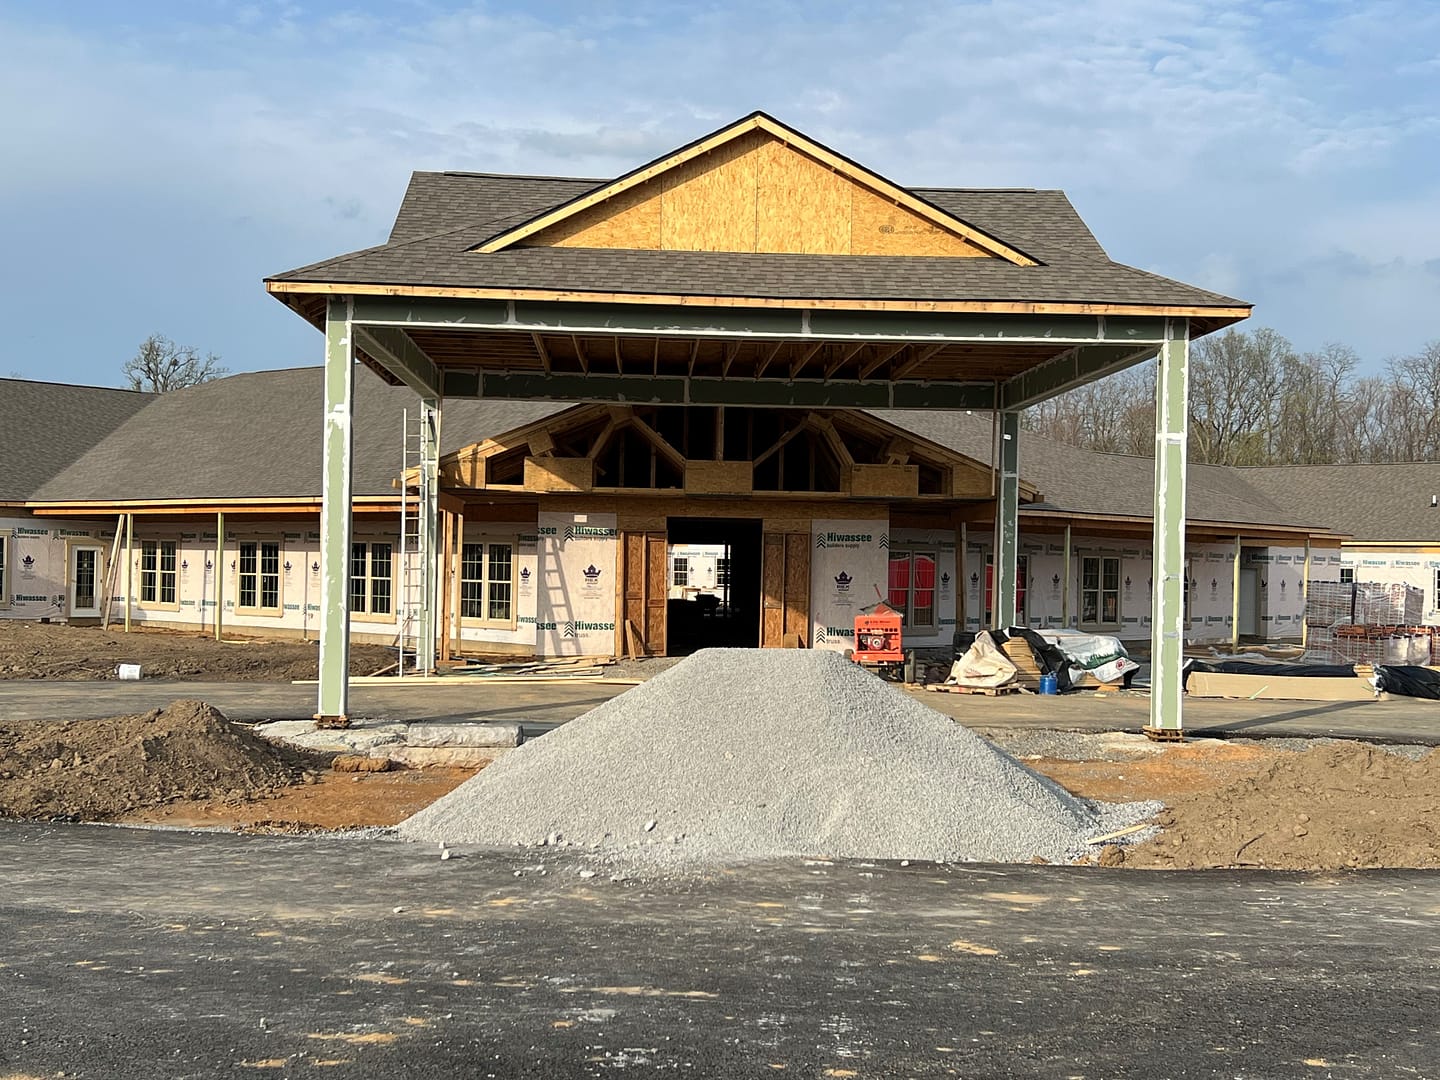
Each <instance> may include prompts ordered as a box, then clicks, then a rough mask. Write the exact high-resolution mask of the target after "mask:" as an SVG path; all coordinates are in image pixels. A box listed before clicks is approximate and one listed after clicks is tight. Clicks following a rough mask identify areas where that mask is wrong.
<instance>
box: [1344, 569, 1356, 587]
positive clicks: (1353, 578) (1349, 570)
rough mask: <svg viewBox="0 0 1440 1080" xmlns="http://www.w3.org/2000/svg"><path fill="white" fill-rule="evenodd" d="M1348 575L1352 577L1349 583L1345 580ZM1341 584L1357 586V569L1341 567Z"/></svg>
mask: <svg viewBox="0 0 1440 1080" xmlns="http://www.w3.org/2000/svg"><path fill="white" fill-rule="evenodd" d="M1346 574H1349V575H1350V580H1349V581H1346V580H1345V575H1346ZM1340 584H1341V585H1354V584H1355V568H1354V567H1353V566H1342V567H1340Z"/></svg>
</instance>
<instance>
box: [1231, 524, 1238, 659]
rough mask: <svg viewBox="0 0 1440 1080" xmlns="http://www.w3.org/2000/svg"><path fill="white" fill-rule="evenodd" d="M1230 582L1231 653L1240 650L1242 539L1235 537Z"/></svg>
mask: <svg viewBox="0 0 1440 1080" xmlns="http://www.w3.org/2000/svg"><path fill="white" fill-rule="evenodd" d="M1231 573H1232V574H1233V576H1234V577H1233V580H1232V581H1231V582H1230V651H1231V652H1234V651H1235V650H1236V649H1238V648H1240V537H1238V536H1237V537H1235V558H1234V565H1233V566H1232V567H1231Z"/></svg>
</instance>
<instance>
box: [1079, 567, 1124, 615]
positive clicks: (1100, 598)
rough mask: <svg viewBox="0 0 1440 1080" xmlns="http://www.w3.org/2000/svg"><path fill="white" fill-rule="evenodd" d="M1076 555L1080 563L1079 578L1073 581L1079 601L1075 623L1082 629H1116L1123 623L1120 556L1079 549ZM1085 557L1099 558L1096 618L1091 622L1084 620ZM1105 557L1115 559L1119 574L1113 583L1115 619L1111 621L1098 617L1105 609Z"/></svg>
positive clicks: (1122, 572)
mask: <svg viewBox="0 0 1440 1080" xmlns="http://www.w3.org/2000/svg"><path fill="white" fill-rule="evenodd" d="M1076 556H1077V561H1078V562H1079V564H1080V578H1079V580H1078V581H1076V583H1075V585H1076V592H1077V594H1078V595H1077V599H1078V601H1079V603H1078V605H1077V607H1078V611H1077V612H1076V615H1077V616H1078V618H1077V619H1076V625H1077V626H1078V627H1079V628H1080V629H1082V630H1098V631H1106V630H1118V629H1119V628H1120V627H1121V626H1123V625H1124V624H1125V589H1124V580H1125V578H1124V574H1125V564H1124V563H1123V562H1122V561H1121V556H1119V555H1111V554H1108V553H1106V552H1103V551H1080V552H1077V553H1076ZM1086 559H1099V560H1100V585H1099V587H1098V588H1097V589H1096V593H1097V597H1096V604H1095V612H1096V615H1097V618H1096V619H1095V620H1094V621H1093V622H1086V621H1085V560H1086ZM1106 559H1113V560H1114V561H1115V563H1116V564H1117V573H1118V574H1119V576H1118V577H1116V579H1115V585H1116V588H1115V590H1114V592H1115V620H1114V621H1113V622H1106V621H1105V620H1104V619H1101V618H1098V615H1099V613H1100V612H1101V611H1104V610H1105V593H1106V589H1105V560H1106Z"/></svg>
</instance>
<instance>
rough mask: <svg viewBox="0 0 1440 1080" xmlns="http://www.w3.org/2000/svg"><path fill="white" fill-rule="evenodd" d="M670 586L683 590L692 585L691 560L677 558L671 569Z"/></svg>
mask: <svg viewBox="0 0 1440 1080" xmlns="http://www.w3.org/2000/svg"><path fill="white" fill-rule="evenodd" d="M670 584H671V585H675V586H678V587H682V588H683V587H684V586H686V585H689V584H690V559H689V557H688V556H686V555H676V556H675V560H674V562H673V563H672V564H671V568H670Z"/></svg>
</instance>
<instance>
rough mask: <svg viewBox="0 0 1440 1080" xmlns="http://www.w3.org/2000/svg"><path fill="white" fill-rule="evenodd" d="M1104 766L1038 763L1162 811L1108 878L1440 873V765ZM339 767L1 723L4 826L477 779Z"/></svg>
mask: <svg viewBox="0 0 1440 1080" xmlns="http://www.w3.org/2000/svg"><path fill="white" fill-rule="evenodd" d="M1098 757H1099V755H1097V759H1092V760H1081V761H1072V760H1061V759H1057V758H1040V759H1029V760H1027V764H1029V765H1030V766H1031V767H1032V768H1035V769H1037V770H1038V771H1040V772H1042V773H1045V774H1046V775H1048V776H1050V777H1051V778H1052V779H1054V780H1056V781H1057V782H1059V783H1060V784H1062V785H1063V786H1064V787H1066V788H1067V789H1069V790H1070V791H1072V792H1074V793H1075V794H1077V795H1080V796H1083V797H1086V798H1094V799H1104V800H1113V801H1125V800H1135V799H1158V800H1160V801H1162V802H1164V803H1165V804H1166V809H1165V810H1164V811H1162V812H1161V814H1160V816H1159V818H1158V823H1159V824H1160V826H1161V832H1160V834H1159V836H1158V837H1156V838H1155V839H1153V840H1151V841H1148V842H1146V843H1142V844H1137V845H1134V846H1130V847H1106V848H1104V849H1102V851H1097V852H1096V855H1095V857H1094V861H1096V862H1099V863H1101V864H1102V865H1106V866H1124V867H1131V868H1139V869H1206V868H1214V867H1236V866H1239V867H1262V868H1267V869H1276V870H1281V869H1284V870H1334V869H1367V868H1379V867H1422V868H1433V867H1440V750H1434V751H1430V752H1428V753H1426V754H1424V755H1423V756H1420V757H1418V758H1415V757H1408V756H1403V755H1401V754H1397V753H1392V752H1389V751H1386V750H1384V749H1382V748H1379V747H1374V746H1370V745H1367V744H1364V743H1355V742H1345V741H1338V740H1320V741H1317V742H1315V743H1313V744H1311V745H1309V746H1308V747H1306V748H1305V749H1303V750H1300V751H1296V750H1292V749H1283V748H1280V747H1278V746H1277V747H1270V746H1267V745H1264V744H1256V743H1225V742H1218V741H1215V740H1197V741H1195V742H1193V743H1180V744H1173V745H1170V744H1164V745H1158V746H1152V747H1151V748H1150V749H1149V750H1148V751H1145V752H1135V753H1130V752H1128V751H1121V752H1118V753H1106V754H1105V755H1104V758H1105V759H1104V760H1099V759H1098ZM330 765H331V757H330V756H327V755H323V754H310V753H303V752H299V751H294V750H289V749H282V748H279V747H276V746H274V745H272V744H270V743H268V742H265V741H264V740H262V739H260V738H258V737H257V736H255V735H254V734H252V733H251V731H250V730H249V729H248V728H247V727H245V726H243V725H237V724H232V723H230V722H229V721H227V720H226V719H225V718H224V717H223V716H222V715H221V714H220V713H219V712H217V711H216V710H215V709H213V708H211V707H210V706H209V705H206V704H204V703H203V702H199V701H178V702H175V703H173V704H172V705H170V706H169V707H168V708H166V709H163V710H154V711H152V712H149V713H142V714H139V715H135V716H119V717H110V718H108V719H104V720H84V721H69V722H59V721H12V722H5V721H0V817H10V818H30V819H42V820H54V819H59V820H72V821H81V820H83V821H115V822H128V823H148V824H164V825H173V826H181V827H205V828H229V829H236V830H241V831H250V832H284V833H293V832H307V831H315V830H338V829H348V828H363V827H374V826H389V825H394V824H397V823H398V822H400V821H402V820H404V819H405V818H407V817H409V816H410V815H411V814H413V813H415V812H416V811H417V810H419V809H421V808H422V807H424V806H427V805H429V804H430V803H431V802H433V801H435V800H436V799H438V798H440V797H441V796H442V795H444V794H446V793H448V792H449V791H450V790H452V789H453V788H455V787H456V786H458V785H459V784H461V783H463V782H464V781H465V780H466V779H468V778H469V777H470V776H472V775H474V770H472V769H457V768H443V769H441V768H435V769H416V770H409V769H404V770H396V771H386V772H338V771H335V770H334V769H332V768H330Z"/></svg>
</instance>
